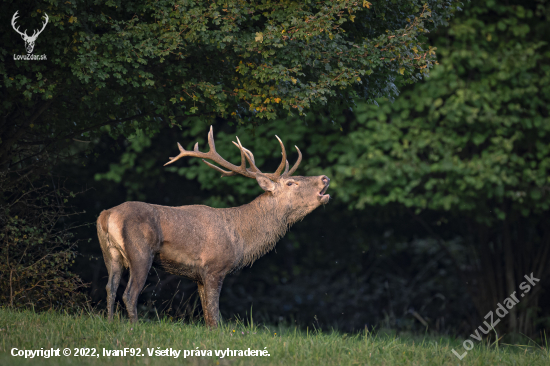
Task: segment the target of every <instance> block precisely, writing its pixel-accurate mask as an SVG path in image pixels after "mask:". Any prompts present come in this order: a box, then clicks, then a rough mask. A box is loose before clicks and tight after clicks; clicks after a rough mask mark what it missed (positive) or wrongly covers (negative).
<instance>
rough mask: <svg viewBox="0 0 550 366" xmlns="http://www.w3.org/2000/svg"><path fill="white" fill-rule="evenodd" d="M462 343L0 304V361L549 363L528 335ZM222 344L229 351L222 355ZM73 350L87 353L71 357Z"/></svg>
mask: <svg viewBox="0 0 550 366" xmlns="http://www.w3.org/2000/svg"><path fill="white" fill-rule="evenodd" d="M463 341H464V340H463V339H454V338H450V337H436V336H433V335H425V336H421V335H420V336H419V335H410V334H399V335H396V334H390V333H385V332H383V331H378V332H365V331H363V332H358V333H354V334H347V333H341V332H337V331H327V330H316V329H313V330H312V329H306V330H303V329H302V330H300V329H297V328H289V327H284V326H269V325H264V324H256V323H253V322H249V321H238V320H237V321H235V320H234V321H225V322H223V323H222V324H221V325H220V327H219V328H218V329H215V330H210V329H208V328H207V327H205V326H204V324H202V323H201V322H195V323H183V322H178V321H172V320H168V319H157V320H152V321H140V322H139V323H136V324H131V323H129V322H127V321H126V319H124V318H120V317H119V318H117V319H115V320H114V321H113V322H112V323H109V322H108V321H107V320H106V319H105V317H104V316H103V315H102V314H97V313H86V312H82V313H81V314H79V315H67V314H62V313H59V312H54V311H50V312H44V313H34V312H32V311H13V310H8V309H0V365H102V364H110V365H181V364H189V365H256V364H257V365H548V364H549V362H550V352H549V351H548V347H547V346H546V345H543V346H541V345H539V344H536V343H535V341H532V340H529V339H526V341H525V342H522V343H523V344H515V345H510V344H502V343H498V344H497V343H491V344H489V343H488V342H475V345H474V348H473V349H472V350H471V351H469V352H468V354H467V355H465V357H464V358H463V359H462V360H459V359H458V358H457V357H456V356H455V355H454V354H453V353H452V351H451V350H452V349H453V348H454V349H455V350H457V351H458V353H460V354H462V353H463V352H464V349H463V347H462V342H463ZM15 348H16V349H17V350H14V349H15ZM52 348H53V349H54V350H56V349H59V354H60V355H59V356H52V357H50V358H45V357H41V356H37V357H34V358H25V357H24V356H12V352H14V353H16V354H17V352H20V353H21V354H25V350H27V351H29V350H41V349H44V350H50V349H52ZM125 348H126V349H127V350H126V352H127V354H126V356H124V355H123V353H124V349H125ZM65 349H69V350H70V351H71V355H70V356H64V355H63V350H65ZM228 349H229V350H231V351H232V352H233V353H234V354H233V355H231V354H228V352H227V350H228ZM248 349H250V350H251V351H256V352H255V354H256V356H246V355H245V353H246V352H245V351H248ZM77 350H78V351H77ZM216 350H223V351H224V353H225V354H224V355H223V357H222V355H221V354H218V355H217V356H216V354H215V352H216ZM157 351H158V352H157ZM178 351H179V353H178ZM185 351H187V355H186V357H184V356H185ZM191 351H192V352H191ZM208 351H210V353H211V355H208V354H209V352H208ZM239 351H241V352H242V356H239ZM258 351H259V352H258ZM76 352H78V353H79V354H88V356H81V355H79V356H75V353H76ZM149 352H153V354H152V355H149ZM264 352H265V353H266V354H264V355H263V356H259V355H260V354H262V353H264ZM108 353H110V354H111V355H110V356H108V355H107V354H108ZM117 353H118V354H119V355H116V354H117ZM138 353H139V355H138ZM155 353H157V355H155ZM163 353H166V354H168V355H162V354H163ZM197 353H198V354H200V355H198V356H197ZM28 354H29V352H28ZM176 355H177V357H176ZM29 357H30V355H29Z"/></svg>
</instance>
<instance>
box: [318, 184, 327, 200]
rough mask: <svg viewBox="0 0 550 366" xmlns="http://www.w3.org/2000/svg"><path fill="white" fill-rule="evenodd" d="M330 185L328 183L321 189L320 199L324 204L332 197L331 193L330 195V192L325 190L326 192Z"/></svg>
mask: <svg viewBox="0 0 550 366" xmlns="http://www.w3.org/2000/svg"><path fill="white" fill-rule="evenodd" d="M328 186H329V185H328V184H327V185H326V186H325V188H323V189H322V190H321V192H319V200H320V201H321V202H322V203H323V204H325V203H327V202H328V200H329V199H330V195H329V194H325V192H326V191H327V189H328Z"/></svg>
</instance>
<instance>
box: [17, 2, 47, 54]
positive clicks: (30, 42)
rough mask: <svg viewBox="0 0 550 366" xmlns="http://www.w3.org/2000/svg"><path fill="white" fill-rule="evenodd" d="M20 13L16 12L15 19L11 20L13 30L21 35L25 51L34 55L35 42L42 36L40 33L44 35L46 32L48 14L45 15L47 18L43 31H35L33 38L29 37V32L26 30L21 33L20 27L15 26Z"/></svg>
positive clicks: (43, 24)
mask: <svg viewBox="0 0 550 366" xmlns="http://www.w3.org/2000/svg"><path fill="white" fill-rule="evenodd" d="M18 12H19V10H18V11H16V12H15V14H13V17H12V18H11V26H12V27H13V29H14V30H15V31H16V32H17V33H19V34H20V35H21V38H23V41H25V49H26V50H27V53H32V51H34V42H36V39H37V38H38V36H39V35H40V33H42V31H43V30H44V28H46V24H48V20H49V18H48V14H46V13H44V18H45V22H44V23H42V29H40V30H36V29H35V30H34V32H33V34H32V36H29V35H27V30H26V29H25V31H24V32H20V31H19V26H17V28H16V26H15V20H16V19H17V18H18V16H17V13H18Z"/></svg>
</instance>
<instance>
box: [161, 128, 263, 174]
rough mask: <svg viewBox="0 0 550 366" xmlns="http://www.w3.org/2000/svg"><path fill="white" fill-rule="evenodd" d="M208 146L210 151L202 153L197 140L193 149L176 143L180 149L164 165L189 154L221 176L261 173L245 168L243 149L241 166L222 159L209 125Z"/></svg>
mask: <svg viewBox="0 0 550 366" xmlns="http://www.w3.org/2000/svg"><path fill="white" fill-rule="evenodd" d="M239 144H240V142H239ZM208 146H209V147H210V151H208V152H207V153H203V152H200V151H199V143H198V142H197V143H196V144H195V147H194V149H193V151H187V150H185V149H184V148H183V147H182V146H181V145H180V144H179V143H178V148H179V150H180V153H179V155H178V156H176V157H175V158H172V157H171V158H170V161H169V162H167V163H166V164H164V166H166V165H168V164H172V163H173V162H175V161H176V160H179V159H181V158H183V157H184V156H191V157H196V158H202V159H203V162H204V163H206V165H208V166H209V167H211V168H214V169H216V170H217V171H219V172H221V173H222V177H230V176H233V175H235V174H241V175H244V176H245V177H248V178H256V176H257V175H258V173H261V172H259V170H258V172H255V171H249V170H248V169H246V163H245V160H244V159H245V157H247V155H246V153H245V152H243V150H241V166H236V165H233V164H231V163H230V162H228V161H226V160H225V159H223V158H222V157H221V156H220V155H219V154H218V153H217V152H216V144H215V143H214V130H213V127H212V126H210V132H209V133H208ZM243 149H244V148H243ZM205 159H208V160H212V161H213V162H215V163H218V164H219V165H221V166H222V167H224V168H226V169H229V171H226V170H223V169H221V168H220V167H218V166H216V165H214V164H211V163H210V162H208V161H206V160H205Z"/></svg>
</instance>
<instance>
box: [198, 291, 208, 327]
mask: <svg viewBox="0 0 550 366" xmlns="http://www.w3.org/2000/svg"><path fill="white" fill-rule="evenodd" d="M197 287H198V291H199V297H200V298H201V305H202V313H203V315H204V322H205V323H206V325H208V324H210V313H209V312H208V305H207V304H208V300H207V298H206V291H205V286H204V284H203V283H201V282H197Z"/></svg>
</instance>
